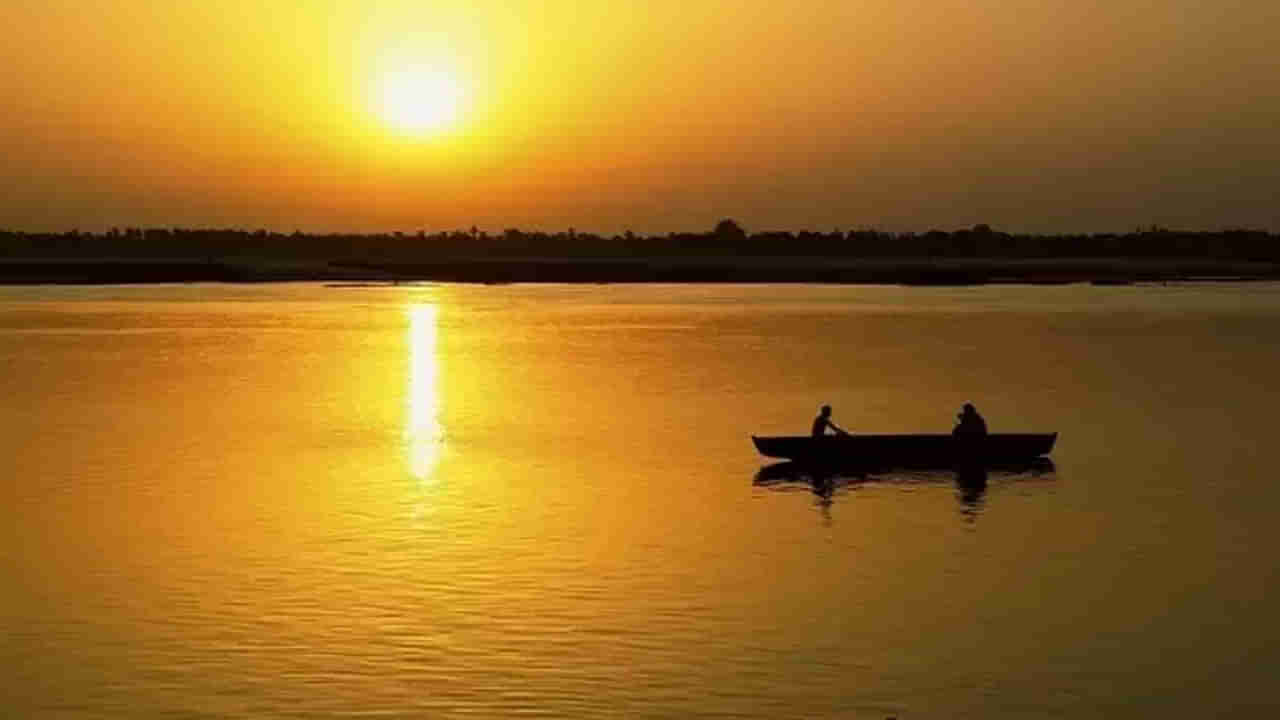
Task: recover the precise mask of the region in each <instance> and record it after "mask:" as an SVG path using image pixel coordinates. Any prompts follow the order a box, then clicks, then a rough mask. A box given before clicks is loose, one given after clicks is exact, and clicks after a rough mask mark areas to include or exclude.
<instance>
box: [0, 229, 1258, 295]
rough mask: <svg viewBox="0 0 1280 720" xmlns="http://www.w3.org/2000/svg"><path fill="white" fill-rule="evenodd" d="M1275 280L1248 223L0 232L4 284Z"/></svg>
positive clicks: (0, 274) (0, 275) (0, 269)
mask: <svg viewBox="0 0 1280 720" xmlns="http://www.w3.org/2000/svg"><path fill="white" fill-rule="evenodd" d="M1262 280H1272V281H1275V280H1280V235H1275V234H1272V233H1269V232H1266V231H1260V230H1227V231H1221V232H1178V231H1172V230H1168V229H1164V228H1158V227H1152V228H1147V229H1143V230H1137V231H1134V232H1132V233H1125V234H1094V235H1014V234H1008V233H1002V232H999V231H996V230H993V229H991V228H989V227H987V226H985V225H979V226H976V227H974V228H971V229H967V230H960V231H955V232H942V231H931V232H928V233H922V234H917V233H885V232H880V231H874V230H855V231H850V232H842V231H833V232H830V233H815V232H798V233H792V232H764V233H755V234H748V233H747V232H745V231H744V230H743V229H742V228H741V227H740V226H738V224H737V223H735V222H733V221H732V220H725V221H723V222H721V223H720V224H719V225H717V226H716V227H715V229H713V230H712V231H710V232H706V233H672V234H668V235H660V236H638V235H635V234H632V233H625V234H623V235H616V236H612V237H605V236H600V235H594V234H589V233H578V232H575V231H572V230H570V231H567V232H563V233H540V232H534V233H529V232H523V231H520V230H507V231H505V232H503V233H501V234H497V235H491V234H488V233H485V232H481V231H480V230H478V229H476V228H472V229H471V230H469V231H468V230H463V231H452V232H444V233H435V234H427V233H425V232H419V233H411V234H406V233H389V234H365V235H355V234H303V233H296V232H295V233H289V234H283V233H273V232H267V231H265V230H258V231H245V230H199V229H194V230H193V229H145V230H144V229H137V228H127V229H124V230H112V231H109V232H106V233H80V232H69V233H56V234H40V233H21V232H0V283H2V284H128V283H176V282H224V283H245V282H290V281H325V282H411V281H435V282H473V283H537V282H550V283H655V282H656V283H695V282H696V283H842V284H904V285H975V284H987V283H1037V284H1055V283H1080V282H1092V283H1097V284H1126V283H1141V282H1172V281H1262Z"/></svg>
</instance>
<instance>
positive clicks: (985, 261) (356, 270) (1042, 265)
mask: <svg viewBox="0 0 1280 720" xmlns="http://www.w3.org/2000/svg"><path fill="white" fill-rule="evenodd" d="M1274 280H1280V263H1270V262H1247V261H1221V260H1204V259H1198V258H1195V259H1179V258H1168V259H1115V258H1069V259H1066V258H1058V259H1021V258H1018V259H1012V258H943V259H918V258H874V259H850V258H822V257H745V258H732V257H730V258H726V257H678V258H677V257H640V258H600V259H593V258H587V259H580V258H555V257H540V258H527V257H522V258H444V259H440V260H434V261H430V262H414V263H396V262H381V261H376V260H367V259H358V260H357V259H349V260H332V261H281V260H273V259H260V258H223V259H214V260H206V261H193V260H183V259H177V260H175V259H163V258H157V259H136V258H100V259H77V260H57V259H48V260H45V259H30V260H28V259H23V260H0V284H5V285H37V284H68V285H76V284H83V285H102V284H148V283H187V282H218V283H259V282H304V281H316V282H459V283H816V284H880V285H983V284H1046V285H1048V284H1068V283H1095V284H1105V285H1122V284H1130V283H1144V282H1202V281H1274Z"/></svg>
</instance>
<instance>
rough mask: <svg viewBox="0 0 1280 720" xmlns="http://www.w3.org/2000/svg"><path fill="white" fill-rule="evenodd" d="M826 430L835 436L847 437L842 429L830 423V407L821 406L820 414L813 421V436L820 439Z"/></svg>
mask: <svg viewBox="0 0 1280 720" xmlns="http://www.w3.org/2000/svg"><path fill="white" fill-rule="evenodd" d="M827 428H831V429H832V430H834V431H835V432H836V434H837V435H848V434H849V433H847V432H845V431H844V429H843V428H841V427H840V426H839V425H836V424H835V423H833V422H831V406H830V405H823V406H822V412H819V413H818V417H816V418H814V419H813V436H814V437H822V436H823V435H826V434H827Z"/></svg>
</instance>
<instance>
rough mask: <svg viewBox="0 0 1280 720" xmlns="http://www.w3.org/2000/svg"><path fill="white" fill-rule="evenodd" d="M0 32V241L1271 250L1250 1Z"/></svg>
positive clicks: (186, 5)
mask: <svg viewBox="0 0 1280 720" xmlns="http://www.w3.org/2000/svg"><path fill="white" fill-rule="evenodd" d="M0 22H3V24H4V27H5V29H6V40H5V42H4V43H2V44H0V67H3V72H0V97H3V98H4V105H5V108H4V112H3V113H0V151H3V153H4V156H5V158H6V162H5V163H4V166H3V170H0V173H3V178H0V187H3V188H5V190H4V191H3V192H0V227H8V228H20V229H31V230H38V229H56V230H63V229H71V228H77V227H78V228H81V229H93V230H96V229H102V228H106V227H110V226H112V225H120V226H125V225H156V226H202V227H203V226H237V227H260V226H261V227H267V228H272V229H278V230H293V229H295V228H297V229H302V230H362V231H363V230H406V231H409V230H416V229H419V228H425V229H428V230H436V229H445V228H455V227H470V226H471V225H473V224H475V225H479V226H480V227H482V228H486V229H494V230H500V229H502V228H505V227H512V226H518V227H523V228H530V229H533V228H539V229H548V230H558V229H564V228H567V227H570V226H574V227H577V228H579V229H584V230H595V231H600V232H607V233H614V232H621V231H622V230H624V229H627V228H630V229H634V230H636V231H637V232H666V231H670V230H685V229H701V228H709V227H710V226H711V225H713V224H714V223H715V222H716V220H718V219H720V218H722V217H734V218H737V219H739V220H740V221H741V222H742V223H743V224H744V225H745V226H746V227H748V228H749V229H752V230H759V229H773V228H778V229H801V228H812V229H821V230H829V229H832V228H854V227H879V228H882V229H888V230H926V229H929V228H931V227H941V228H945V229H952V228H956V227H962V226H968V225H973V224H975V223H979V222H985V223H989V224H991V225H993V226H995V227H999V228H1003V229H1009V230H1029V231H1058V230H1066V231H1074V230H1086V231H1088V230H1129V229H1132V228H1133V227H1135V226H1137V225H1149V224H1152V223H1157V224H1161V225H1167V226H1174V227H1180V228H1193V229H1217V228H1221V227H1226V226H1250V227H1268V228H1271V229H1280V53H1277V52H1276V46H1277V38H1280V2H1276V1H1275V0H1215V2H1205V1H1204V0H1163V1H1159V0H1152V1H1149V2H1139V1H1137V0H1107V1H1102V0H845V1H843V2H835V1H828V0H796V2H790V3H789V2H777V0H599V1H596V2H591V1H589V0H580V1H578V2H569V1H567V0H536V1H535V0H501V1H498V0H418V1H416V2H410V1H408V0H216V1H215V0H208V1H197V0H0ZM415 92H418V93H420V95H421V96H419V97H404V95H406V94H408V95H411V96H412V95H413V94H414V93H415ZM388 94H390V96H391V97H388ZM415 118H416V119H417V120H418V121H420V122H415V121H414V119H415ZM415 124H416V125H422V126H423V127H406V125H409V126H413V125H415Z"/></svg>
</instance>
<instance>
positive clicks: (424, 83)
mask: <svg viewBox="0 0 1280 720" xmlns="http://www.w3.org/2000/svg"><path fill="white" fill-rule="evenodd" d="M462 100H463V91H462V86H461V85H460V84H459V83H458V80H457V78H456V77H455V76H454V75H453V74H452V73H450V72H449V71H447V70H445V69H443V68H440V67H435V66H431V65H425V64H422V65H408V66H404V67H400V68H396V69H394V70H391V71H388V72H387V73H386V74H385V75H384V76H383V77H382V80H381V87H380V98H379V102H380V105H381V113H382V116H383V118H384V119H385V120H386V122H388V123H390V124H391V125H392V126H393V127H395V128H396V129H397V130H400V131H401V132H405V133H410V134H415V135H421V134H426V133H433V132H440V131H442V130H445V129H447V128H449V127H450V126H451V125H453V124H454V123H455V122H457V120H458V116H459V114H460V113H461V111H462Z"/></svg>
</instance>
